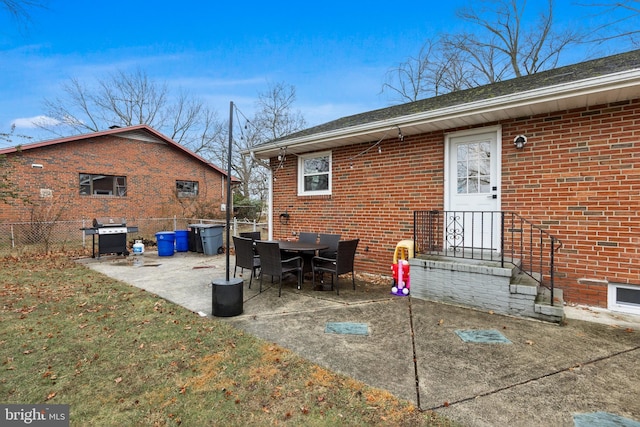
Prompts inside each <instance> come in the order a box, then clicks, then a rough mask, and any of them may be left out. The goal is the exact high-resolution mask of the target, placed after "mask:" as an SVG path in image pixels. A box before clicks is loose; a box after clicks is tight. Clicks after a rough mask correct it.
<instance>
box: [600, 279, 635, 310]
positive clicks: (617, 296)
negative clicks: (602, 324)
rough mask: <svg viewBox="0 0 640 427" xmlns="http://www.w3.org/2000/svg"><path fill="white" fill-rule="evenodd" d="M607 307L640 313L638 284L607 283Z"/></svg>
mask: <svg viewBox="0 0 640 427" xmlns="http://www.w3.org/2000/svg"><path fill="white" fill-rule="evenodd" d="M607 302H608V304H607V306H608V307H607V308H608V309H609V310H613V311H620V312H623V313H629V314H640V286H634V285H621V284H617V283H609V293H608V301H607Z"/></svg>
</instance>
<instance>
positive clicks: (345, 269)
mask: <svg viewBox="0 0 640 427" xmlns="http://www.w3.org/2000/svg"><path fill="white" fill-rule="evenodd" d="M359 241H360V239H353V240H341V241H339V242H338V251H337V253H336V257H335V258H333V259H332V258H324V257H321V256H316V257H313V259H312V260H311V269H312V272H313V286H314V288H315V285H316V273H321V274H324V273H330V274H331V289H333V276H336V281H335V282H336V292H337V294H338V295H340V285H339V283H338V282H339V277H338V276H340V275H341V274H346V273H351V282H352V283H353V290H354V291H355V290H356V278H355V272H354V270H353V263H354V260H355V257H356V248H357V247H358V242H359Z"/></svg>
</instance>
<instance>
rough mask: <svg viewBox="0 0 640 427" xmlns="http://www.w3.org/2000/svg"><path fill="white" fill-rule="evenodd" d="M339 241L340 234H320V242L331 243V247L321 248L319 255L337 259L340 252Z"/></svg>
mask: <svg viewBox="0 0 640 427" xmlns="http://www.w3.org/2000/svg"><path fill="white" fill-rule="evenodd" d="M339 241H340V235H339V234H320V244H324V245H329V248H328V249H323V250H321V251H320V252H319V253H318V256H321V257H323V258H333V259H335V258H336V253H337V252H338V242H339Z"/></svg>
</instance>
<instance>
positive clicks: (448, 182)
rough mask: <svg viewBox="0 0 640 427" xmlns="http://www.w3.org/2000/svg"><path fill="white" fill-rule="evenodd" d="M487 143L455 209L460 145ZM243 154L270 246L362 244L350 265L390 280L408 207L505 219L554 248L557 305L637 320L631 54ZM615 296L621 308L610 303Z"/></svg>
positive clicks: (638, 105)
mask: <svg viewBox="0 0 640 427" xmlns="http://www.w3.org/2000/svg"><path fill="white" fill-rule="evenodd" d="M518 137H524V138H525V140H526V144H525V145H524V147H522V148H520V149H518V148H516V147H515V145H514V140H516V139H517V138H518ZM485 143H486V147H491V148H490V149H489V148H487V150H486V153H485V157H486V158H487V159H488V158H489V157H491V164H492V165H493V164H494V162H495V170H492V171H490V172H489V171H487V172H486V175H487V179H486V181H485V182H484V183H482V178H481V180H480V181H481V186H482V187H484V188H483V189H476V193H478V194H477V196H478V197H479V198H476V199H473V198H471V199H470V200H471V204H466V205H465V202H464V200H462V199H461V200H458V196H459V193H460V192H461V191H460V188H461V187H460V186H459V183H460V181H459V180H458V182H456V173H457V172H458V171H459V169H460V164H461V162H460V160H461V156H462V154H461V153H467V151H460V148H459V147H461V146H462V147H465V146H466V147H467V148H465V150H467V149H470V148H469V147H473V146H474V145H475V146H476V147H482V146H483V144H485ZM456 150H457V151H456ZM253 155H255V156H257V157H260V158H265V159H266V158H268V159H270V162H271V165H272V176H273V180H272V211H271V222H272V232H273V237H274V238H291V237H292V235H294V234H295V233H297V232H300V231H310V230H313V231H318V232H332V233H340V234H341V235H342V238H360V239H361V240H360V245H359V247H358V253H357V256H356V268H357V270H358V271H360V272H369V273H376V274H387V275H388V274H389V269H390V264H391V262H392V258H393V252H394V249H395V245H396V243H397V242H399V241H401V240H404V239H415V229H414V226H415V223H414V212H417V211H433V210H438V211H448V210H453V209H456V210H458V209H460V210H483V211H484V210H487V211H490V210H498V211H501V212H514V213H516V214H517V215H519V216H521V217H523V218H526V220H528V221H531V223H533V224H535V226H536V227H537V228H539V229H541V230H544V231H545V232H547V233H549V234H550V235H552V236H554V237H555V238H557V239H558V242H561V247H559V249H558V251H557V253H555V254H554V265H553V268H554V274H555V278H554V282H555V287H556V288H557V289H561V290H562V291H563V294H564V301H565V302H568V303H574V304H585V305H591V306H601V307H607V306H609V307H610V308H614V309H616V308H618V309H621V310H623V311H627V310H628V311H629V312H632V313H640V277H639V275H640V273H639V268H638V265H640V51H634V52H629V53H626V54H621V55H616V56H614V57H609V58H603V59H600V60H595V61H589V62H585V63H581V64H576V65H572V66H568V67H563V68H558V69H556V70H551V71H548V72H543V73H539V74H536V75H533V76H526V77H522V78H518V79H514V80H511V81H505V82H501V83H497V84H493V85H489V86H485V87H481V88H476V89H471V90H468V91H462V92H457V93H452V94H447V95H444V96H440V97H436V98H431V99H427V100H423V101H417V102H414V103H409V104H404V105H400V106H395V107H389V108H386V109H382V110H376V111H371V112H368V113H362V114H359V115H355V116H350V117H345V118H342V119H339V120H336V121H334V122H330V123H326V124H324V125H320V126H317V127H314V128H310V129H307V130H305V131H302V132H299V133H297V134H293V135H290V136H288V137H286V138H283V139H281V140H276V141H272V142H270V143H268V144H265V145H263V146H259V147H256V148H255V151H254V152H253ZM465 155H466V154H465ZM317 158H323V159H324V160H327V159H328V163H329V165H330V167H329V171H328V175H329V176H328V186H327V187H328V191H321V192H316V193H314V192H313V191H305V188H304V179H305V176H307V175H308V171H305V170H304V164H305V160H307V159H312V160H313V159H317ZM488 164H489V160H487V165H488ZM492 167H493V166H492ZM467 172H468V170H467ZM467 172H463V174H466V173H467ZM476 172H477V171H476ZM311 175H312V174H311ZM489 175H490V176H491V180H489V178H488V176H489ZM457 178H460V176H459V175H458V177H457ZM482 184H484V185H482ZM462 192H464V191H462ZM485 200H486V202H485ZM476 203H478V205H477V206H476V205H475V204H476ZM485 203H488V204H485ZM491 203H493V205H492V204H491ZM485 206H488V207H489V208H487V207H485ZM283 213H286V214H287V215H288V217H287V220H286V221H281V220H280V215H281V214H283ZM559 246H560V243H559ZM421 249H424V248H419V247H417V248H416V251H417V252H418V253H420V252H421ZM423 252H424V251H423ZM544 258H545V259H544V262H545V263H546V264H548V263H549V259H548V258H549V255H548V253H545V254H544ZM427 276H428V275H427ZM427 280H428V277H427ZM478 285H479V286H481V285H482V284H481V283H480V284H478ZM616 289H618V290H621V292H622V294H623V295H624V298H626V300H627V302H628V303H629V304H626V305H623V306H619V307H618V306H616V302H615V301H612V298H615V291H616ZM612 290H613V291H614V293H611V291H612ZM612 295H613V297H612Z"/></svg>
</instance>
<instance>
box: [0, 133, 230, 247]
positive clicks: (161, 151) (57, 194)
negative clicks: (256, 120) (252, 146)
mask: <svg viewBox="0 0 640 427" xmlns="http://www.w3.org/2000/svg"><path fill="white" fill-rule="evenodd" d="M0 153H1V154H4V155H5V156H6V162H5V164H6V166H7V169H6V170H7V171H8V177H9V179H10V180H11V181H12V182H14V183H15V184H17V185H18V193H19V196H20V197H19V198H16V199H12V200H10V201H9V203H7V204H4V205H3V207H2V210H1V211H0V222H5V223H6V222H28V221H31V220H32V218H33V217H34V215H36V216H37V215H38V212H36V211H37V210H42V209H48V210H49V213H48V215H49V217H47V218H45V219H47V220H51V219H53V217H52V216H55V219H56V220H61V221H63V220H78V219H81V218H84V219H87V220H88V221H89V222H88V224H87V226H91V220H92V219H93V218H101V217H108V218H114V219H115V220H116V221H117V220H119V219H120V218H125V219H127V220H128V221H136V220H137V219H139V218H172V217H174V216H177V217H178V218H189V217H193V215H197V214H198V212H202V211H210V212H213V213H214V214H219V215H220V214H221V215H224V212H222V213H221V205H222V204H224V203H225V200H226V173H225V172H224V171H222V170H220V169H219V168H217V167H216V166H214V165H212V164H210V163H209V162H207V161H206V160H205V159H203V158H202V157H200V156H198V155H196V154H195V153H193V152H191V151H189V150H187V149H185V148H184V147H182V146H180V145H179V144H177V143H176V142H175V141H172V140H171V139H169V138H167V137H166V136H164V135H162V134H161V133H159V132H157V131H156V130H154V129H152V128H150V127H148V126H146V125H138V126H130V127H126V128H113V129H109V130H106V131H102V132H96V133H91V134H85V135H76V136H72V137H68V138H61V139H55V140H50V141H43V142H39V143H34V144H27V145H24V146H18V147H14V148H8V149H3V150H0ZM181 189H182V190H183V191H180V190H181ZM24 200H26V201H27V202H26V203H25V202H24ZM54 211H56V212H54ZM41 219H42V218H41ZM78 233H80V231H79V230H78ZM151 237H152V236H151Z"/></svg>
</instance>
